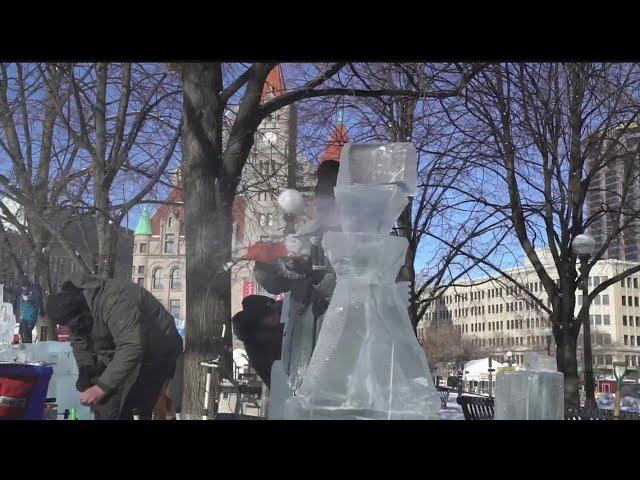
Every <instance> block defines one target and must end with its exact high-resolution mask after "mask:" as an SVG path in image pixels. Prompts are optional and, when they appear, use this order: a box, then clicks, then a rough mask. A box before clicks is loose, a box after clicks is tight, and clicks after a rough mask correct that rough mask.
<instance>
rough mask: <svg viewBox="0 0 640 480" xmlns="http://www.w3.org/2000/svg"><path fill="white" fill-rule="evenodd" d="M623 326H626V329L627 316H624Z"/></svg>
mask: <svg viewBox="0 0 640 480" xmlns="http://www.w3.org/2000/svg"><path fill="white" fill-rule="evenodd" d="M622 325H624V326H625V327H626V326H627V316H626V315H623V316H622Z"/></svg>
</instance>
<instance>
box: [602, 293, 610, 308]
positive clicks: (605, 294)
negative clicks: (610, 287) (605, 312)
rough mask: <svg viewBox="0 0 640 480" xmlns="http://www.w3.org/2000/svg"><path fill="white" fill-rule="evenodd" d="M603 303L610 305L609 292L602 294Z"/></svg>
mask: <svg viewBox="0 0 640 480" xmlns="http://www.w3.org/2000/svg"><path fill="white" fill-rule="evenodd" d="M602 304H603V305H609V294H608V293H603V294H602Z"/></svg>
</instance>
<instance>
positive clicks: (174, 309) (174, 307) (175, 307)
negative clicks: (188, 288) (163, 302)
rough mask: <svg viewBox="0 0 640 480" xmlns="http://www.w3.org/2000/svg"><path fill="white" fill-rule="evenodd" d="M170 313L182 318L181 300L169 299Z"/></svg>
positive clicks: (174, 316)
mask: <svg viewBox="0 0 640 480" xmlns="http://www.w3.org/2000/svg"><path fill="white" fill-rule="evenodd" d="M169 313H170V314H171V316H172V317H173V318H180V300H169Z"/></svg>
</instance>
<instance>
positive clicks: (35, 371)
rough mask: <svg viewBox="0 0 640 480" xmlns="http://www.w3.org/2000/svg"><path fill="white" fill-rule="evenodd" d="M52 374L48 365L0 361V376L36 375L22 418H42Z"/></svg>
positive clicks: (51, 369)
mask: <svg viewBox="0 0 640 480" xmlns="http://www.w3.org/2000/svg"><path fill="white" fill-rule="evenodd" d="M52 375H53V368H52V367H51V366H50V365H27V364H25V363H0V377H36V381H35V384H34V385H33V390H31V395H30V396H29V398H28V399H27V407H26V409H25V412H24V416H23V417H22V420H42V418H43V416H44V407H45V403H46V400H47V390H48V389H49V381H50V380H51V376H52ZM0 420H2V417H0Z"/></svg>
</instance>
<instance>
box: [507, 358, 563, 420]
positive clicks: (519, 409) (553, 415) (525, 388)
mask: <svg viewBox="0 0 640 480" xmlns="http://www.w3.org/2000/svg"><path fill="white" fill-rule="evenodd" d="M524 358H525V368H524V370H519V371H512V370H510V371H506V372H498V376H497V378H496V399H495V418H496V420H562V419H563V418H564V375H563V374H562V373H559V372H558V371H557V369H556V360H555V357H551V356H546V355H540V354H537V353H529V352H527V353H525V354H524Z"/></svg>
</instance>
